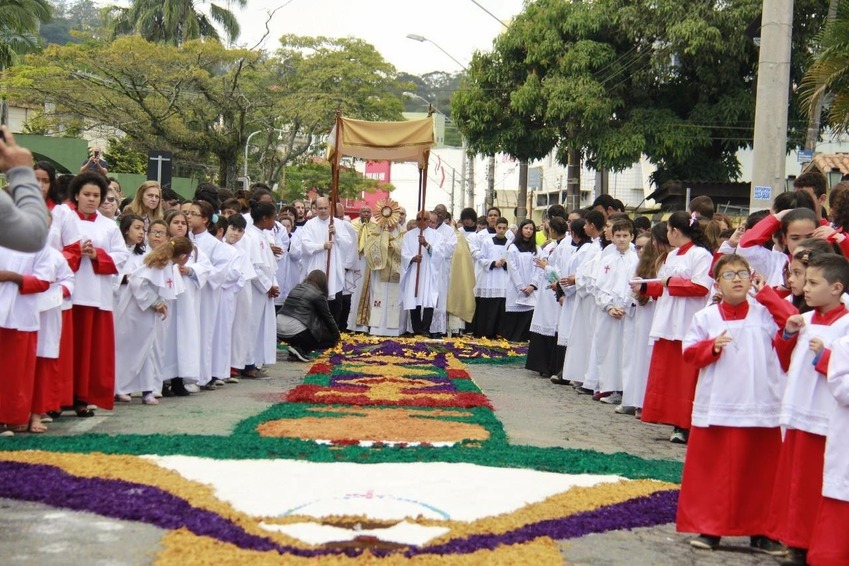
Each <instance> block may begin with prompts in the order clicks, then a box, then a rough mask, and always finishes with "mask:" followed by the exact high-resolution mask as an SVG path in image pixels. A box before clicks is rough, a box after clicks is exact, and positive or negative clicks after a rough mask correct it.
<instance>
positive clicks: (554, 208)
mask: <svg viewBox="0 0 849 566" xmlns="http://www.w3.org/2000/svg"><path fill="white" fill-rule="evenodd" d="M545 215H546V216H548V219H549V220H551V219H552V218H564V219H565V218H566V217H567V216H568V214H566V208H564V207H563V205H562V204H552V205H551V206H549V207H548V210H547V211H546V213H545Z"/></svg>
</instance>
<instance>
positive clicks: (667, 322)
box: [649, 246, 713, 343]
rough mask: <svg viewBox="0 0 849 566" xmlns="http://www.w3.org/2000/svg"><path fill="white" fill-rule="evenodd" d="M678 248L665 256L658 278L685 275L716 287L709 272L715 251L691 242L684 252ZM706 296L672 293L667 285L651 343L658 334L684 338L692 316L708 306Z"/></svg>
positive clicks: (659, 303)
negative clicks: (684, 295) (690, 245)
mask: <svg viewBox="0 0 849 566" xmlns="http://www.w3.org/2000/svg"><path fill="white" fill-rule="evenodd" d="M680 252H681V248H675V249H674V250H672V251H671V252H669V255H668V256H666V261H665V262H664V263H663V265H662V266H661V268H660V270H659V271H658V273H657V276H658V278H659V279H666V278H668V277H683V278H684V279H689V280H690V281H692V282H693V283H695V284H696V285H701V286H702V287H704V288H705V289H707V290H708V293H710V290H711V289H712V288H713V279H712V278H711V276H710V275H709V274H708V273H709V272H710V268H711V265H713V255H712V254H711V253H710V252H709V251H707V250H706V249H704V248H702V247H699V246H692V247H690V248H689V249H687V250H686V251H685V253H684V254H681V253H680ZM706 300H707V299H706V297H673V296H671V295H670V294H669V289H668V288H667V287H664V288H663V294H662V295H661V296H660V297H659V298H658V299H657V306H656V307H655V313H654V321H653V323H652V327H651V332H650V333H649V337H650V338H651V340H652V343H653V342H654V341H656V340H658V339H659V338H663V339H665V340H683V339H684V336H685V335H686V334H687V329H688V328H689V326H690V322H692V320H693V316H695V314H696V313H697V312H699V311H700V310H702V309H703V308H704V307H705V303H706Z"/></svg>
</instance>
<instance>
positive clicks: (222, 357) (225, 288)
mask: <svg viewBox="0 0 849 566" xmlns="http://www.w3.org/2000/svg"><path fill="white" fill-rule="evenodd" d="M249 229H251V228H249ZM227 249H229V250H230V252H231V253H232V256H233V259H232V261H231V263H230V269H228V270H227V277H226V278H224V279H223V280H222V282H221V300H220V302H219V303H218V318H217V322H216V325H215V332H214V333H213V337H212V377H214V378H216V379H221V380H224V379H227V378H228V377H230V367H231V366H230V360H231V357H232V346H233V321H234V320H235V318H236V297H237V295H238V293H239V291H241V289H242V288H243V287H244V286H245V277H244V273H243V271H244V267H243V266H244V263H245V259H244V256H243V255H242V253H241V252H240V251H239V250H237V249H236V248H234V247H233V246H230V245H228V246H227Z"/></svg>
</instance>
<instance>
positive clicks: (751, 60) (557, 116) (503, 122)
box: [453, 0, 826, 184]
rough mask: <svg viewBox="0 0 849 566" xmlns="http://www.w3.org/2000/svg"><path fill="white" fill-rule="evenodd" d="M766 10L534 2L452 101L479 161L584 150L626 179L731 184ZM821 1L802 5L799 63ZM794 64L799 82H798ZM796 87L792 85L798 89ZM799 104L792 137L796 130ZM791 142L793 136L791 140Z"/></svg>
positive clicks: (629, 0)
mask: <svg viewBox="0 0 849 566" xmlns="http://www.w3.org/2000/svg"><path fill="white" fill-rule="evenodd" d="M760 8H761V2H760V1H759V0H731V1H727V2H722V3H721V5H720V4H718V3H716V2H714V1H712V0H696V1H692V2H680V1H678V0H596V1H594V2H565V1H563V0H537V1H535V2H531V3H528V4H527V5H526V6H525V9H524V11H523V12H522V14H520V15H519V16H517V17H516V19H515V20H514V21H513V23H512V25H511V26H510V29H508V30H507V31H506V32H505V33H504V34H502V35H501V36H499V37H498V38H497V39H496V40H495V41H494V44H493V49H492V51H491V52H488V53H477V54H476V55H475V57H474V58H473V60H472V63H471V65H470V70H469V75H468V78H467V80H466V82H465V83H464V86H463V90H462V91H460V92H458V93H457V94H456V95H455V97H454V101H453V110H454V115H455V117H456V119H457V123H458V124H459V126H460V129H461V131H462V132H463V133H464V135H466V136H467V138H468V141H469V144H470V146H471V147H472V148H474V150H475V151H478V152H481V153H492V152H496V151H503V152H506V153H508V154H510V155H512V156H514V157H516V158H519V159H527V158H539V157H542V156H544V155H545V154H547V153H548V152H549V151H551V150H552V149H553V148H554V147H555V146H557V147H558V148H559V149H558V156H560V158H561V160H562V161H564V162H565V156H566V155H567V151H566V148H569V147H571V148H575V149H580V153H581V155H582V157H583V158H584V159H585V160H586V162H587V163H588V165H590V166H591V167H593V168H596V169H603V168H604V169H610V170H621V169H623V168H626V167H628V166H630V165H631V164H632V163H634V162H635V161H637V160H639V159H640V156H641V155H646V156H648V158H649V159H650V160H651V161H652V162H653V163H654V164H655V165H657V167H658V171H657V173H656V176H655V179H654V180H655V182H656V183H658V184H661V183H663V182H664V181H666V180H668V179H676V178H677V179H702V180H728V179H733V178H736V177H737V176H738V175H739V173H740V166H739V163H738V162H737V160H736V157H735V154H736V152H737V151H738V150H739V149H741V148H744V147H748V146H750V145H751V143H752V130H753V126H754V90H755V88H754V87H755V77H756V67H757V57H758V51H757V48H756V46H755V45H754V43H753V42H752V41H751V40H750V38H749V37H747V36H746V34H745V31H746V28H747V27H748V26H749V25H750V24H751V23H752V22H754V21H756V20H757V19H758V18H759V17H760ZM825 8H826V1H825V0H800V1H799V2H797V3H796V8H795V9H796V13H797V16H798V20H797V22H796V25H794V31H793V41H794V49H793V51H794V54H796V53H800V52H801V53H804V52H805V50H806V48H807V46H808V45H809V44H810V42H811V39H812V36H813V34H814V33H815V28H816V20H817V18H818V17H819V18H822V15H823V14H824V13H825ZM800 68H801V66H800V63H799V60H798V56H796V55H794V61H793V64H792V70H791V75H792V76H793V77H794V78H796V79H798V78H799V77H800V76H801V75H800ZM791 80H792V79H791ZM797 107H798V104H797V100H795V99H794V100H793V102H792V103H791V136H793V135H794V134H795V130H794V128H797V127H798V126H797V118H798V116H799V114H798V112H794V108H797ZM792 139H794V141H795V138H792Z"/></svg>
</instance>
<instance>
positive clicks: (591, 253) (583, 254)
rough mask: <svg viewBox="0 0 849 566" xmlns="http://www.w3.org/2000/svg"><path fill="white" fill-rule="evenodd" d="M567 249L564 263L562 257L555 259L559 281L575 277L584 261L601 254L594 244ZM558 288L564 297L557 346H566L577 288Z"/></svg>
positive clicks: (572, 286) (598, 247)
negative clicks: (568, 250)
mask: <svg viewBox="0 0 849 566" xmlns="http://www.w3.org/2000/svg"><path fill="white" fill-rule="evenodd" d="M564 241H565V239H564ZM569 247H570V248H572V249H571V251H570V252H569V253H568V254H567V256H566V259H565V261H564V260H563V257H562V256H558V259H557V266H558V271H559V274H560V278H561V279H564V278H566V277H570V276H572V275H576V273H577V271H578V269H580V267H581V265H583V263H584V262H585V261H588V260H592V259H593V258H595V256H596V255H597V254H599V253H601V247H600V246H599V245H598V243H596V242H587V243H585V244H583V245H582V246H581V247H580V248H576V247H574V246H572V245H571V242H570V244H569ZM560 288H561V289H563V294H564V296H563V305H561V308H560V315H559V316H558V318H557V345H558V346H568V345H569V334H570V333H571V331H572V315H573V313H574V312H575V309H576V303H577V298H578V295H577V286H576V285H568V286H563V285H560Z"/></svg>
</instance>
